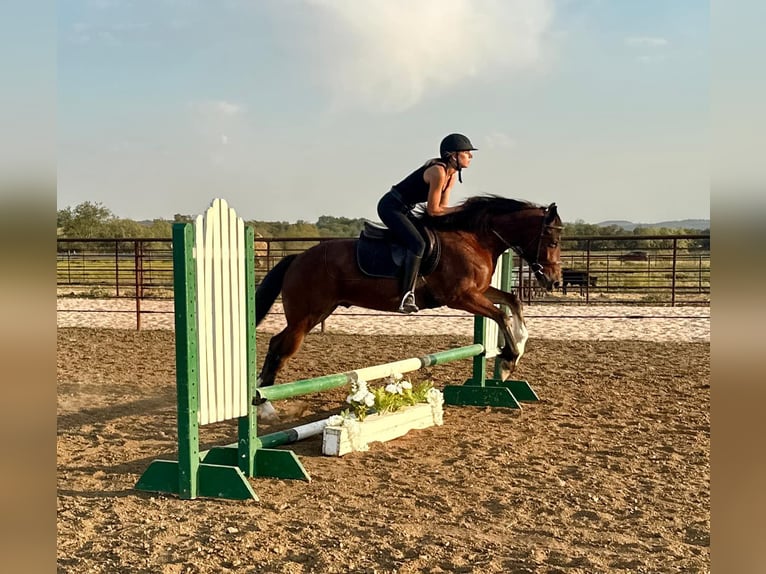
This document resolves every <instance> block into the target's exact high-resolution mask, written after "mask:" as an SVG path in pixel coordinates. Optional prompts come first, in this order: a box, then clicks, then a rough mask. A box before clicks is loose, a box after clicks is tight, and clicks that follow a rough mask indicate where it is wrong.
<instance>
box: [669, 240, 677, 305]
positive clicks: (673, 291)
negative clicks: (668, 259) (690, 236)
mask: <svg viewBox="0 0 766 574" xmlns="http://www.w3.org/2000/svg"><path fill="white" fill-rule="evenodd" d="M677 260H678V239H676V238H673V274H672V275H671V277H670V306H671V307H675V306H676V262H677Z"/></svg>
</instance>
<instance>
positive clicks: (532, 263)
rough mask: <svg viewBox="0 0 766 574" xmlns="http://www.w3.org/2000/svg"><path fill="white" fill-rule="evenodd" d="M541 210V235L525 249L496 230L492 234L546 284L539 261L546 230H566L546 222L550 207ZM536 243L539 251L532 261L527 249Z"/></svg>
mask: <svg viewBox="0 0 766 574" xmlns="http://www.w3.org/2000/svg"><path fill="white" fill-rule="evenodd" d="M540 209H542V210H543V219H542V221H543V224H542V226H541V227H540V233H539V235H538V236H537V238H536V239H534V238H533V239H532V240H531V241H530V242H529V243H527V245H526V246H525V247H521V246H519V245H511V244H510V243H509V242H508V241H506V240H505V238H503V237H502V236H501V235H500V234H499V233H498V232H497V231H495V230H494V229H493V230H492V233H494V234H495V235H496V236H497V238H498V239H500V241H502V242H503V243H505V244H506V245H507V246H508V247H509V248H510V249H512V250H513V252H514V253H516V255H518V256H519V257H521V258H522V259H524V260H525V261H526V262H527V263H528V264H529V268H530V269H531V270H532V272H533V273H534V274H535V277H536V278H537V279H538V280H539V281H541V282H543V283H544V282H545V281H546V277H545V274H544V273H543V266H542V265H540V263H539V261H538V259H540V249H541V248H542V245H543V235H544V234H545V230H546V229H559V230H561V229H564V228H563V226H561V225H551V224H549V223H546V222H545V215H546V214H547V213H548V209H549V208H548V207H541V208H540ZM534 241H537V251H536V252H535V257H534V259H532V258H530V257H529V256H528V255H527V249H528V248H529V247H530V246H531V245H532V243H533V242H534Z"/></svg>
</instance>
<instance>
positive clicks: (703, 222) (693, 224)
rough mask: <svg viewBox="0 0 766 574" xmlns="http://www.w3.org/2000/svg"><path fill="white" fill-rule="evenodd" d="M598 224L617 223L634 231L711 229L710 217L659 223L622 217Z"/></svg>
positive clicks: (604, 225) (625, 228)
mask: <svg viewBox="0 0 766 574" xmlns="http://www.w3.org/2000/svg"><path fill="white" fill-rule="evenodd" d="M596 225H599V226H603V227H607V226H609V225H616V226H617V227H622V228H623V229H624V230H626V231H633V230H634V229H636V228H641V227H666V228H668V229H699V230H700V231H703V230H705V229H710V220H709V219H676V220H674V221H660V222H658V223H633V222H632V221H625V220H622V219H617V220H609V221H602V222H601V223H597V224H596Z"/></svg>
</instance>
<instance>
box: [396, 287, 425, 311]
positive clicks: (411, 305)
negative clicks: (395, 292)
mask: <svg viewBox="0 0 766 574" xmlns="http://www.w3.org/2000/svg"><path fill="white" fill-rule="evenodd" d="M418 311H420V309H418V306H417V305H415V293H413V292H412V291H407V293H405V294H404V297H402V302H401V304H400V305H399V312H400V313H417V312H418Z"/></svg>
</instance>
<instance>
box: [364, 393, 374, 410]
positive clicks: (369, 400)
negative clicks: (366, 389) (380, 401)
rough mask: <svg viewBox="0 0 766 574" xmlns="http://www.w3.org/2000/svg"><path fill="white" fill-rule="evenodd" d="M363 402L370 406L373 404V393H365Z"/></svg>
mask: <svg viewBox="0 0 766 574" xmlns="http://www.w3.org/2000/svg"><path fill="white" fill-rule="evenodd" d="M364 404H365V405H367V406H368V407H371V406H373V405H374V404H375V395H373V394H372V393H367V395H366V396H365V397H364Z"/></svg>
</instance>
